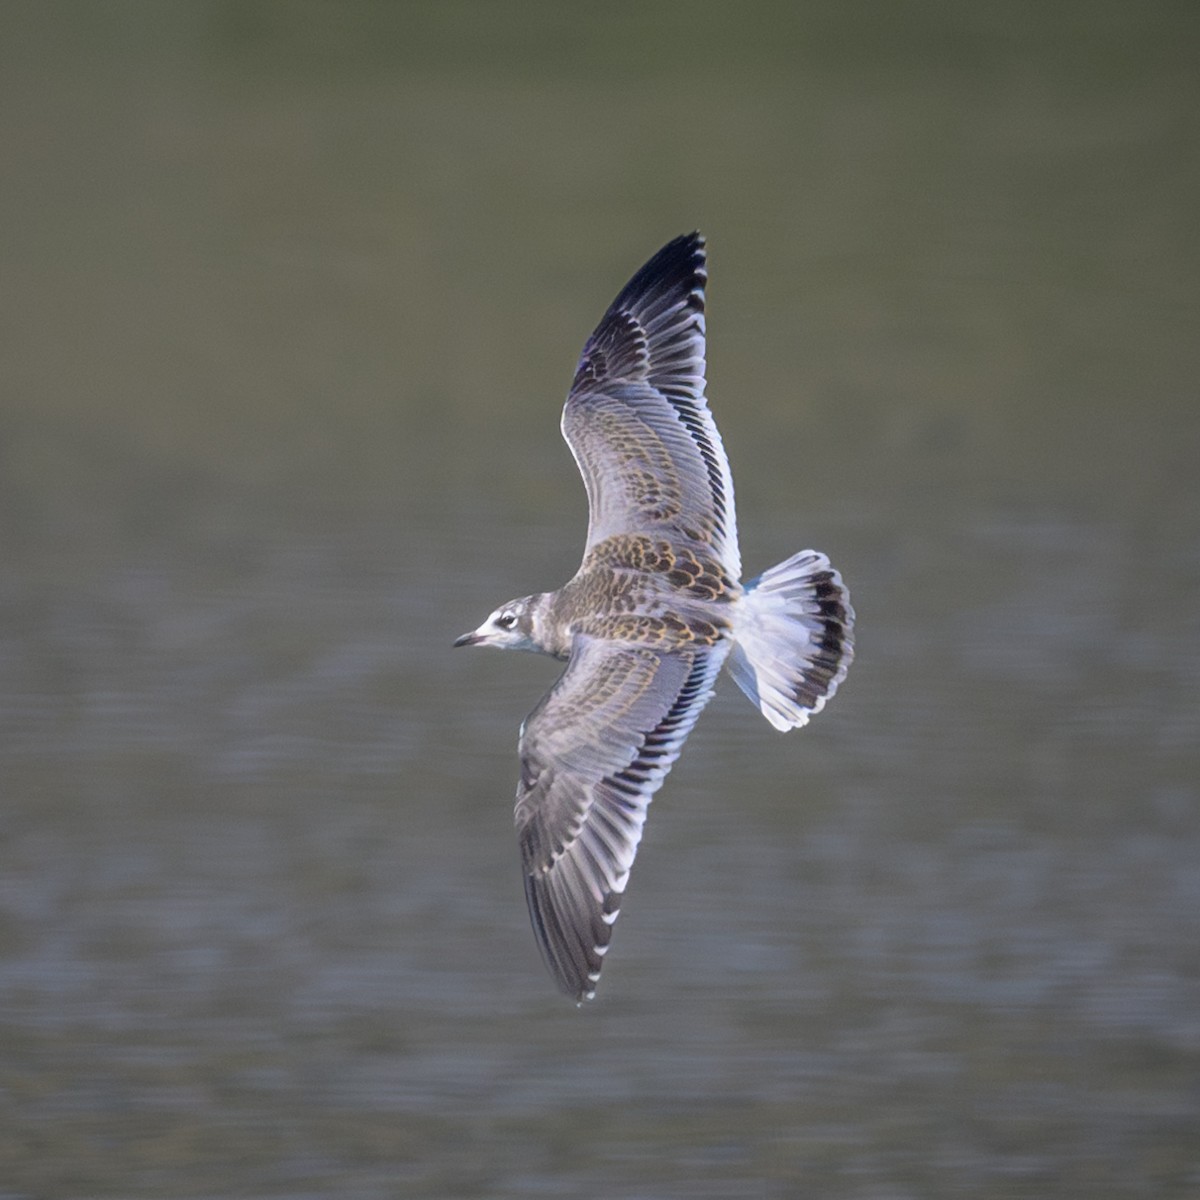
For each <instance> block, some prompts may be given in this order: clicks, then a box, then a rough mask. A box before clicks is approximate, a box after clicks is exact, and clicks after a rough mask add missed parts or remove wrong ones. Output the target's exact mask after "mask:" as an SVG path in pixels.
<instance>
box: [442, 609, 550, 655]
mask: <svg viewBox="0 0 1200 1200" xmlns="http://www.w3.org/2000/svg"><path fill="white" fill-rule="evenodd" d="M527 612H528V606H527V604H526V602H525V601H524V600H512V601H510V602H509V603H508V604H502V605H501V606H500V607H499V608H498V609H496V611H495V612H494V613H492V615H491V616H490V617H488V619H487V620H486V621H484V623H483V624H482V625H480V627H479V628H478V629H476V630H475V631H474V632H472V633H464V634H463V636H462V637H460V638H459V639H458V641H456V642H455V643H454V644H455V645H456V646H495V647H496V648H497V649H500V650H534V649H536V647H535V646H534V644H533V642H532V641H531V640H530V632H531V630H530V622H529V618H528V616H527Z"/></svg>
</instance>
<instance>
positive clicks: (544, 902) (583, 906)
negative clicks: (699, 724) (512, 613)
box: [515, 636, 727, 1000]
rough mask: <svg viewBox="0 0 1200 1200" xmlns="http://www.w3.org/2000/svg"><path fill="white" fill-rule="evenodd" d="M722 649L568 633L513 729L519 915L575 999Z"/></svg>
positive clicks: (596, 973)
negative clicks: (521, 895) (560, 657)
mask: <svg viewBox="0 0 1200 1200" xmlns="http://www.w3.org/2000/svg"><path fill="white" fill-rule="evenodd" d="M726 653H727V649H726V647H725V646H723V645H721V644H718V645H717V646H713V647H697V648H695V649H688V650H685V651H677V652H675V653H660V652H658V651H655V650H652V649H649V648H648V647H644V646H635V645H628V644H620V643H615V642H609V641H603V640H600V639H592V638H587V637H582V636H580V637H577V638H576V640H575V645H574V648H573V650H572V653H571V659H570V662H569V663H568V664H567V669H566V670H565V671H564V672H563V674H562V677H561V678H560V679H559V681H558V682H557V683H556V684H555V685H554V687H553V688H552V689H551V690H550V691H549V692H548V693H547V694H546V695H545V697H543V699H542V701H541V703H540V704H538V706H537V708H535V709H534V710H533V712H532V713H531V714H530V715H529V717H528V719H527V720H526V721H525V723H524V724H523V725H522V726H521V744H520V753H521V782H520V784H519V785H518V787H517V804H516V814H515V815H516V824H517V836H518V839H519V841H520V844H521V857H522V861H523V864H524V868H525V895H526V898H527V899H528V901H529V915H530V917H531V919H532V921H533V928H534V931H535V933H536V934H537V937H538V942H539V944H540V946H541V950H542V956H543V958H545V960H546V965H547V966H548V967H549V968H550V972H551V974H552V975H553V976H554V978H555V979H556V980H557V982H558V985H559V987H560V988H562V990H563V991H564V992H566V993H567V994H568V995H570V996H574V997H575V998H576V999H577V1000H587V999H591V997H592V996H593V995H594V994H595V988H596V981H597V980H598V979H599V977H600V967H601V963H602V961H603V956H604V952H605V951H606V950H607V949H608V943H609V940H610V938H611V937H612V927H613V922H614V921H615V920H616V919H617V911H618V909H619V907H620V904H621V895H622V893H623V892H624V890H625V884H626V881H627V880H628V878H629V870H630V867H631V866H632V865H633V859H634V855H635V854H636V853H637V846H638V842H639V840H640V839H641V836H642V825H643V823H644V822H645V819H646V809H647V807H648V805H649V803H650V799H651V797H652V796H653V795H654V793H655V792H656V791H657V790H658V788H659V787H660V786H661V784H662V781H663V779H665V778H666V775H667V772H668V771H669V770H670V769H671V766H672V765H673V764H674V762H675V760H676V759H677V758H678V757H679V752H680V750H681V748H682V747H683V742H684V740H685V739H686V737H687V735H688V734H689V733H690V732H691V729H692V726H693V725H694V724H695V723H696V718H697V717H699V715H700V712H701V710H702V709H703V708H704V706H705V704H707V703H708V701H709V698H710V697H711V696H712V688H713V682H714V680H715V679H716V676H717V672H718V671H719V670H720V669H721V663H722V662H723V661H724V658H725V654H726Z"/></svg>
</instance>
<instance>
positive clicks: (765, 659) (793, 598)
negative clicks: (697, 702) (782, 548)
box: [727, 550, 854, 730]
mask: <svg viewBox="0 0 1200 1200" xmlns="http://www.w3.org/2000/svg"><path fill="white" fill-rule="evenodd" d="M745 587H746V591H745V594H744V595H743V596H742V598H741V600H740V601H739V602H738V604H737V606H736V607H737V616H736V618H735V620H734V639H735V641H734V647H733V652H732V653H731V654H730V656H729V658H728V660H727V662H728V665H729V672H730V674H731V675H732V676H733V678H734V681H735V682H736V683H737V685H738V687H740V688H741V689H742V691H743V692H745V693H746V695H747V696H749V697H750V699H751V700H752V701H753V702H754V703H755V704H756V705H758V707H759V708H760V709H762V714H763V716H764V717H766V718H767V720H768V721H770V722H771V724H772V725H774V726H775V728H776V729H780V730H785V729H795V728H797V727H798V726H800V725H804V724H806V723H807V721H808V718H809V717H810V716H811V715H812V714H813V713H818V712H820V711H821V709H822V708H824V706H825V701H826V700H828V699H829V697H830V696H832V695H833V693H834V692H836V691H837V689H838V684H840V683H841V682H842V680H843V679H845V678H846V671H847V669H848V668H849V666H850V660H851V659H852V658H853V657H854V609H852V608H851V607H850V593H849V592H848V591H847V590H846V587H845V585H844V584H843V583H842V577H841V576H840V575H839V574H838V573H837V572H836V571H835V570H834V569H833V568H832V567H831V566H830V565H829V559H827V558H826V557H825V555H823V554H818V553H817V551H815V550H802V551H801V552H800V553H799V554H794V555H792V557H791V558H789V559H787V560H786V561H785V562H781V563H780V564H779V565H778V566H775V567H772V568H771V569H770V570H769V571H765V572H763V574H762V575H760V576H759V577H758V578H757V579H753V580H751V581H750V582H749V583H747V584H746V585H745Z"/></svg>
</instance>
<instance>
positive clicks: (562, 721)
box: [456, 234, 854, 1000]
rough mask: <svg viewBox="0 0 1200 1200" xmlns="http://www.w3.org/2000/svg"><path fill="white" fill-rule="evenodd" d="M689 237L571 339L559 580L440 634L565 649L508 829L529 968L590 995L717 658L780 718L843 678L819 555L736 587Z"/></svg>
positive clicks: (840, 615)
mask: <svg viewBox="0 0 1200 1200" xmlns="http://www.w3.org/2000/svg"><path fill="white" fill-rule="evenodd" d="M706 278H707V276H706V272H705V259H704V243H703V240H702V239H701V238H700V236H699V235H698V234H691V235H686V236H684V237H681V238H676V239H675V241H673V242H671V243H669V244H668V245H667V246H665V247H664V248H663V249H662V250H661V251H659V253H658V254H657V255H655V256H654V258H652V259H651V260H650V261H649V262H648V263H647V264H646V265H645V266H644V267H643V268H642V269H641V270H640V271H639V272H638V273H637V274H636V275H635V276H634V277H633V279H632V280H630V282H629V283H628V284H627V285H626V287H625V288H624V289H623V290H622V292H621V293H620V295H619V296H618V297H617V299H616V300H615V301H614V302H613V304H612V305H611V306H610V308H609V310H608V312H607V313H606V314H605V316H604V318H603V320H602V321H601V322H600V324H599V326H598V327H597V328H596V331H595V332H594V333H593V334H592V336H591V338H589V339H588V342H587V344H586V345H585V347H584V351H583V356H582V358H581V359H580V362H579V366H578V368H577V369H576V373H575V380H574V383H573V385H572V387H571V391H570V394H569V396H568V399H567V403H566V406H565V408H564V410H563V419H562V428H563V435H564V436H565V438H566V439H567V443H568V445H569V446H570V447H571V450H572V453H573V454H574V455H575V459H576V462H577V463H578V465H579V469H580V472H581V474H582V475H583V479H584V484H585V486H586V488H587V493H588V505H589V520H588V535H587V542H586V547H585V551H584V557H583V562H582V563H581V565H580V568H579V570H578V572H576V574H575V576H574V577H573V578H572V579H571V580H570V581H569V582H568V583H567V584H566V585H564V586H563V587H562V588H560V589H558V591H555V592H543V593H540V594H537V595H534V596H527V597H524V598H523V599H520V600H514V601H511V602H510V603H508V604H506V605H502V606H501V607H500V608H499V609H497V610H496V611H495V612H494V613H493V614H492V615H491V616H490V617H489V618H488V620H487V621H485V622H484V623H483V625H481V626H480V627H479V629H477V630H475V631H474V633H470V634H467V635H465V636H464V637H462V638H460V639H459V640H458V642H457V643H456V645H495V646H500V647H503V648H507V649H518V650H534V651H539V652H541V653H545V654H550V655H552V656H553V657H555V658H558V659H565V660H567V668H566V670H565V671H564V673H563V675H562V677H561V678H560V679H559V681H558V682H557V683H556V684H555V686H554V687H553V688H552V689H551V690H550V691H549V692H548V693H547V695H546V696H545V697H543V699H542V701H541V703H540V704H539V705H538V706H537V708H535V709H534V711H533V712H532V713H531V714H530V715H529V717H528V718H527V719H526V721H525V723H524V724H523V725H522V727H521V742H520V754H521V782H520V784H519V786H518V788H517V803H516V823H517V829H518V837H519V840H520V843H521V851H522V859H523V862H524V867H525V888H526V896H527V899H528V901H529V910H530V916H531V918H532V920H533V925H534V929H535V931H536V933H537V935H538V940H539V944H540V946H541V949H542V953H543V956H544V958H545V959H546V963H547V965H548V966H549V968H550V971H551V973H552V974H553V975H554V977H555V979H556V980H557V982H558V984H559V986H560V987H561V988H562V989H563V990H564V991H565V992H567V993H568V994H569V995H572V996H574V997H575V998H576V999H577V1000H584V999H590V998H591V997H592V996H593V995H594V993H595V984H596V981H597V980H598V979H599V975H600V966H601V962H602V959H603V956H604V954H605V952H606V951H607V949H608V945H609V940H610V938H611V936H612V926H613V923H614V922H615V920H616V916H617V911H618V908H619V905H620V900H621V896H622V894H623V892H624V890H625V884H626V881H627V880H628V877H629V870H630V867H631V866H632V864H633V859H634V855H635V853H636V851H637V845H638V842H639V840H640V838H641V830H642V825H643V823H644V821H645V816H646V809H647V806H648V805H649V802H650V799H651V797H652V796H653V794H654V793H655V792H656V791H657V790H658V788H659V786H660V785H661V783H662V781H663V779H664V778H665V777H666V774H667V772H668V771H669V770H670V768H671V766H672V764H673V763H674V762H675V760H676V759H677V758H678V756H679V752H680V750H681V748H682V746H683V742H684V740H685V739H686V737H687V735H688V734H689V733H690V732H691V729H692V726H693V725H694V724H695V722H696V719H697V718H698V717H699V715H700V712H701V710H702V709H703V708H704V705H705V704H707V702H708V700H709V699H710V698H711V696H712V688H713V684H714V682H715V679H716V676H717V674H718V672H719V671H720V669H721V667H722V665H723V664H725V663H726V661H728V662H729V666H730V670H731V673H732V674H733V676H734V679H735V681H736V682H737V683H738V685H739V686H740V687H741V688H742V690H743V691H745V692H746V694H747V695H748V696H749V697H750V699H751V700H752V701H753V702H754V703H755V704H757V705H758V706H759V707H760V708H761V709H762V711H763V714H764V715H765V716H766V717H767V719H768V720H770V721H771V723H772V724H773V725H775V727H776V728H778V729H790V728H794V727H796V726H798V725H802V724H804V723H805V722H806V721H807V720H808V717H809V715H810V714H811V713H814V712H817V711H819V710H820V708H821V707H822V706H823V705H824V702H825V700H826V699H827V698H828V697H829V696H831V695H832V694H833V692H834V691H835V690H836V688H837V686H838V684H839V683H840V682H841V680H842V679H843V678H844V677H845V673H846V669H847V667H848V666H849V663H850V659H851V657H852V635H851V631H852V627H853V620H854V614H853V611H852V610H851V608H850V603H849V596H848V594H847V593H846V590H845V588H844V586H843V585H842V582H841V579H840V577H839V576H838V574H837V572H836V571H834V570H833V568H832V567H830V565H829V562H828V560H827V559H826V558H825V556H824V555H821V554H818V553H816V552H814V551H811V550H809V551H803V552H802V553H801V554H798V555H795V556H793V557H792V558H790V559H788V560H786V561H785V562H783V563H781V564H779V565H778V566H776V567H774V568H772V569H771V570H770V571H767V572H766V573H765V574H763V575H762V576H760V577H759V578H758V579H755V580H752V581H750V582H748V583H746V584H743V583H742V582H741V573H742V569H741V559H740V555H739V552H738V544H737V521H736V517H735V514H734V500H733V481H732V478H731V476H730V471H729V465H728V460H727V459H726V457H725V451H724V448H723V447H722V445H721V439H720V435H719V434H718V432H717V429H716V426H715V424H714V423H713V420H712V416H711V414H710V412H709V410H708V404H707V401H706V399H705V396H704V384H705V379H704V371H705V362H704V332H705V330H704V284H705V281H706Z"/></svg>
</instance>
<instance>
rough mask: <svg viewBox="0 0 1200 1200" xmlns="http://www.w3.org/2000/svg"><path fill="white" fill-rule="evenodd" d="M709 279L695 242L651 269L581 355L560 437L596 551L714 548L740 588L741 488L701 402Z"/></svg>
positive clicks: (687, 240)
mask: <svg viewBox="0 0 1200 1200" xmlns="http://www.w3.org/2000/svg"><path fill="white" fill-rule="evenodd" d="M707 278H708V276H707V273H706V271H705V256H704V239H703V238H702V237H701V236H700V235H699V234H698V233H692V234H686V235H684V236H683V237H678V238H676V239H675V240H674V241H673V242H670V243H668V244H667V245H666V246H664V247H663V248H662V249H661V250H660V251H659V252H658V253H657V254H656V255H655V256H654V257H653V258H652V259H651V260H650V261H649V262H648V263H647V264H646V265H645V266H644V267H642V269H641V270H640V271H639V272H638V273H637V274H636V275H635V276H634V277H633V278H632V279H631V280H630V281H629V282H628V283H627V284H626V285H625V287H624V289H623V290H622V291H621V294H620V295H619V296H618V297H617V298H616V299H615V300H614V301H613V302H612V305H611V306H610V307H609V310H608V312H606V313H605V314H604V318H603V320H602V321H601V322H600V324H599V325H598V326H597V327H596V331H595V332H594V333H593V334H592V336H591V337H590V338H588V340H587V344H586V345H585V346H584V348H583V356H582V357H581V358H580V360H579V366H578V368H577V369H576V371H575V381H574V383H573V384H572V386H571V392H570V395H569V396H568V397H567V403H566V406H565V407H564V408H563V416H562V430H563V436H564V437H565V438H566V439H567V444H568V445H569V446H570V447H571V452H572V453H573V454H574V455H575V461H576V462H577V463H578V464H579V470H580V472H581V474H582V475H583V482H584V485H585V486H586V488H587V494H588V505H589V510H590V511H589V518H588V535H587V549H588V550H590V549H591V548H592V547H593V546H594V545H596V543H597V542H601V541H603V540H604V539H605V538H607V537H610V536H612V535H613V534H618V533H661V534H664V535H668V536H669V537H670V540H672V541H673V542H677V541H679V540H680V539H682V540H684V541H685V542H687V543H690V544H692V545H694V546H698V547H705V546H707V547H710V548H711V549H712V550H713V551H714V553H715V555H716V557H717V558H718V559H719V560H720V562H721V564H722V565H723V566H724V568H725V570H726V572H727V573H728V574H729V575H730V577H731V578H732V579H734V580H737V579H740V577H741V558H740V556H739V553H738V542H737V518H736V515H735V513H734V505H733V479H732V477H731V476H730V472H729V463H728V460H727V459H726V457H725V449H724V447H723V446H722V445H721V435H720V434H719V433H718V432H717V427H716V425H715V424H714V422H713V419H712V414H711V413H710V412H709V410H708V402H707V401H706V400H705V397H704V371H705V366H704V284H705V282H706V280H707ZM585 553H586V552H585Z"/></svg>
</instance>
